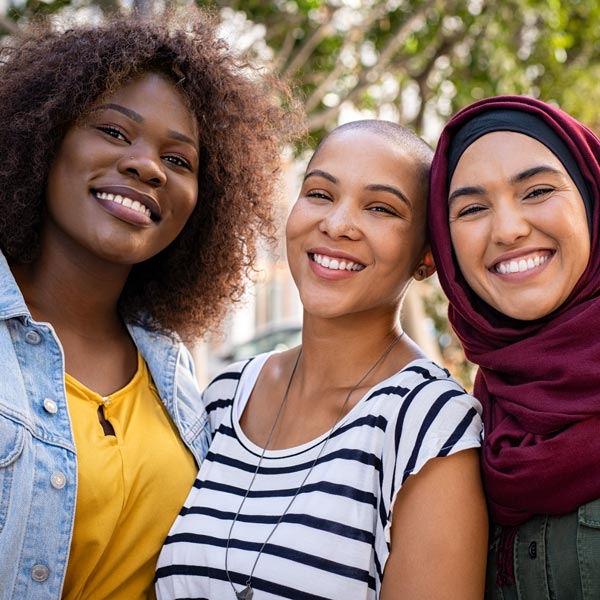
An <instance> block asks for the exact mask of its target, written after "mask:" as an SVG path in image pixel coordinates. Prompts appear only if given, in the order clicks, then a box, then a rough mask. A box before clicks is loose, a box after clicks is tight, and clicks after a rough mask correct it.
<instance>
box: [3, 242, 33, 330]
mask: <svg viewBox="0 0 600 600" xmlns="http://www.w3.org/2000/svg"><path fill="white" fill-rule="evenodd" d="M14 317H27V318H31V314H30V313H29V310H28V308H27V305H26V304H25V299H24V298H23V294H22V293H21V290H20V289H19V286H18V285H17V282H16V281H15V278H14V277H13V274H12V271H11V270H10V267H9V266H8V262H7V261H6V257H5V256H4V254H2V252H0V319H12V318H14Z"/></svg>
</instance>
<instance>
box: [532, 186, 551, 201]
mask: <svg viewBox="0 0 600 600" xmlns="http://www.w3.org/2000/svg"><path fill="white" fill-rule="evenodd" d="M553 191H554V188H550V187H539V188H536V189H534V190H531V191H530V192H527V194H525V200H528V199H533V200H535V199H537V198H542V197H544V196H547V195H548V194H551V193H552V192H553Z"/></svg>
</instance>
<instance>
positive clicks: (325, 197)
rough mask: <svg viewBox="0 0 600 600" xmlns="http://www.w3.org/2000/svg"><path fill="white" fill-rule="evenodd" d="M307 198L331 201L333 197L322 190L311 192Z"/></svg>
mask: <svg viewBox="0 0 600 600" xmlns="http://www.w3.org/2000/svg"><path fill="white" fill-rule="evenodd" d="M304 195H305V196H306V197H307V198H317V199H318V200H331V196H330V195H329V194H328V193H327V192H324V191H322V190H311V191H310V192H306V193H305V194H304Z"/></svg>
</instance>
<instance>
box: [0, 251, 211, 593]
mask: <svg viewBox="0 0 600 600" xmlns="http://www.w3.org/2000/svg"><path fill="white" fill-rule="evenodd" d="M129 331H130V334H131V337H132V338H133V340H134V342H135V344H136V346H137V347H138V349H139V351H140V352H141V354H142V356H143V357H144V359H145V360H146V363H147V364H148V367H149V369H150V372H151V374H152V378H153V380H154V383H155V384H156V387H157V389H158V391H159V394H160V397H161V399H162V401H163V403H164V404H165V407H166V408H167V410H168V412H169V414H170V415H171V418H172V419H173V422H174V423H175V425H176V427H177V428H178V430H179V433H180V434H181V438H182V439H183V441H184V442H185V444H186V445H187V446H188V448H189V449H190V451H191V452H192V454H193V455H194V458H195V459H196V462H197V463H198V464H200V463H201V462H202V459H203V458H204V456H205V455H206V452H207V450H208V443H209V436H210V430H209V425H208V419H207V416H206V411H205V410H204V407H203V406H202V404H201V401H200V390H199V388H198V384H197V382H196V379H195V375H194V368H193V363H192V359H191V356H190V354H189V352H188V351H187V350H186V349H185V347H184V346H183V344H181V343H180V342H176V341H174V340H173V339H172V338H171V337H169V336H166V335H163V334H158V333H152V332H148V331H146V330H144V329H143V328H141V327H139V326H132V327H130V328H129ZM64 379H65V378H64V357H63V351H62V348H61V345H60V343H59V341H58V338H57V337H56V334H55V333H54V330H53V329H52V326H51V325H49V324H48V323H38V322H36V321H34V320H33V319H32V317H31V314H30V313H29V311H28V309H27V306H26V305H25V302H24V300H23V296H22V294H21V292H20V290H19V288H18V287H17V284H16V282H15V280H14V278H13V276H12V273H11V271H10V269H9V267H8V264H7V263H6V260H5V258H4V256H2V255H1V254H0V600H9V599H10V600H25V599H27V600H59V599H60V597H61V591H62V587H63V580H64V576H65V571H66V567H67V561H68V557H69V548H70V545H71V536H72V533H73V519H74V515H75V500H76V496H77V453H76V450H75V445H74V440H73V431H72V429H71V420H70V417H69V411H68V409H67V399H66V395H65V380H64ZM149 443H152V441H151V440H149ZM157 509H159V507H157Z"/></svg>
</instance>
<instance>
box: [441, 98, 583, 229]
mask: <svg viewBox="0 0 600 600" xmlns="http://www.w3.org/2000/svg"><path fill="white" fill-rule="evenodd" d="M494 131H513V132H515V133H522V134H524V135H527V136H529V137H530V138H533V139H534V140H537V141H538V142H540V143H541V144H544V146H546V148H548V150H550V152H552V154H554V155H555V156H556V157H557V158H558V160H560V162H561V163H562V164H563V166H564V167H565V169H566V170H567V173H568V174H569V176H570V177H571V179H572V180H573V183H575V185H576V186H577V189H578V190H579V193H580V194H581V197H582V199H583V204H584V205H585V212H586V215H587V223H588V231H589V232H590V235H591V231H592V194H591V193H590V190H589V189H588V186H587V184H586V181H585V179H584V178H583V175H582V173H581V170H580V169H579V166H578V165H577V162H576V161H575V158H574V156H573V154H572V153H571V151H570V150H569V149H568V147H567V145H566V144H565V142H564V141H563V140H562V139H561V138H560V137H559V136H558V134H557V133H556V132H555V131H553V130H552V128H551V127H550V126H549V125H548V124H547V123H546V122H545V121H543V120H542V119H541V118H539V117H538V116H536V115H534V114H531V113H528V112H523V111H520V110H510V109H495V110H490V111H486V112H483V113H480V114H479V115H476V116H475V117H473V118H472V119H471V120H470V121H469V122H467V123H465V124H464V125H463V127H462V128H461V129H460V130H459V131H458V133H457V134H456V135H455V136H454V137H453V138H452V141H451V142H450V146H449V148H448V187H449V186H450V180H451V179H452V175H453V174H454V170H455V169H456V165H457V164H458V161H459V160H460V157H461V156H462V154H463V152H464V151H465V150H466V149H467V148H468V147H469V146H470V145H471V144H472V143H473V142H474V141H475V140H478V139H479V138H480V137H482V136H484V135H485V134H486V133H492V132H494Z"/></svg>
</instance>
